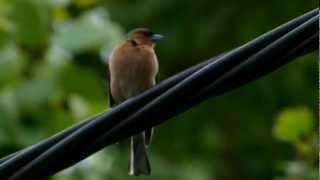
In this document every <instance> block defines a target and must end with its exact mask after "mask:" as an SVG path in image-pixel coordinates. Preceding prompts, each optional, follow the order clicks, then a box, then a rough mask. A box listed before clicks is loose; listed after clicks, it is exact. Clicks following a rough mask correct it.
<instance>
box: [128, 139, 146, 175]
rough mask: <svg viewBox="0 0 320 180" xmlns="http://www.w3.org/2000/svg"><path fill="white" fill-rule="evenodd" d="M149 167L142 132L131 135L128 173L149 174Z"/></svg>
mask: <svg viewBox="0 0 320 180" xmlns="http://www.w3.org/2000/svg"><path fill="white" fill-rule="evenodd" d="M150 173H151V168H150V163H149V158H148V154H147V149H146V144H145V137H144V133H140V134H138V135H136V136H132V137H131V142H130V164H129V175H135V176H139V175H141V174H144V175H150Z"/></svg>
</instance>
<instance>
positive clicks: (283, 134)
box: [274, 107, 314, 143]
mask: <svg viewBox="0 0 320 180" xmlns="http://www.w3.org/2000/svg"><path fill="white" fill-rule="evenodd" d="M313 119H314V118H313V116H312V113H311V111H310V110H309V109H308V108H306V107H298V108H292V109H287V110H285V111H283V112H281V113H280V114H279V116H278V118H277V122H276V125H275V128H274V136H275V137H277V138H279V139H281V140H284V141H288V142H292V143H297V142H299V141H300V140H301V139H302V138H304V137H306V136H307V135H309V134H310V133H312V130H313V128H314V127H313V126H314V120H313Z"/></svg>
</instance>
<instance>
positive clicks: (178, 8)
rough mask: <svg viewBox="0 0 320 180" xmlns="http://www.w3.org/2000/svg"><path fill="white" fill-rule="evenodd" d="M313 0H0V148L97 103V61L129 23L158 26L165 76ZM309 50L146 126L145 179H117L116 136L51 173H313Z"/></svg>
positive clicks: (278, 177) (32, 139) (55, 128)
mask: <svg viewBox="0 0 320 180" xmlns="http://www.w3.org/2000/svg"><path fill="white" fill-rule="evenodd" d="M314 7H316V4H315V3H313V2H309V1H308V2H304V3H301V2H298V1H289V0H283V1H278V0H271V1H265V2H262V1H251V0H245V1H241V3H239V1H236V0H226V1H210V0H199V1H197V2H195V1H183V2H182V1H172V0H153V1H149V0H139V1H129V0H127V1H116V0H106V1H102V0H0V157H2V156H5V155H6V154H9V153H11V152H14V151H16V150H18V149H21V148H23V147H26V146H29V145H31V144H34V143H36V142H38V141H40V140H42V139H44V138H46V137H48V136H50V135H53V134H55V133H57V132H59V131H61V130H62V129H64V128H66V127H68V126H70V125H72V124H74V123H76V122H78V121H80V120H84V119H85V118H87V117H89V116H91V115H93V114H95V113H98V112H101V111H104V110H106V108H107V96H106V89H105V73H106V70H105V68H106V67H105V64H104V62H103V61H101V60H100V59H101V56H103V60H104V61H105V60H106V56H107V55H108V53H110V51H111V50H112V47H114V46H115V44H116V43H118V42H119V41H120V40H121V39H123V37H124V32H126V31H128V30H131V29H132V28H135V27H141V26H144V27H149V28H152V29H153V31H155V32H159V33H162V34H164V35H165V36H166V39H165V41H163V42H162V43H161V44H159V45H158V46H157V48H156V51H157V54H158V58H159V61H160V77H161V79H165V78H166V77H168V76H170V75H172V74H174V73H177V72H179V71H180V70H182V69H184V68H186V67H189V66H191V65H192V64H195V63H197V62H200V61H202V60H204V59H207V58H208V57H211V56H214V55H216V54H219V53H221V52H223V51H227V50H229V49H231V48H234V47H237V46H238V45H240V44H242V43H245V42H246V41H248V40H250V39H253V38H254V37H256V36H258V35H259V34H262V33H263V32H266V31H268V30H270V29H272V28H274V27H275V26H277V25H279V24H281V23H284V22H286V21H288V20H289V19H291V18H293V17H295V16H298V15H300V14H302V13H304V12H306V11H307V10H310V9H312V8H314ZM315 58H316V55H314V54H313V55H309V56H306V57H303V58H300V60H298V61H296V62H294V63H292V64H290V65H288V66H286V67H284V68H282V69H281V70H279V71H277V72H274V73H272V74H271V75H269V76H267V77H265V78H262V79H261V80H259V81H257V82H255V83H251V84H249V85H247V86H244V87H242V88H240V89H239V90H236V91H233V92H230V93H228V94H226V95H224V96H221V97H217V98H215V99H214V100H209V101H206V102H204V103H203V104H201V105H199V106H197V107H195V108H193V109H191V110H189V111H188V112H186V113H183V114H181V115H179V116H178V117H176V118H174V119H173V120H171V121H169V122H168V123H167V124H165V125H163V126H161V127H159V128H157V129H156V131H155V132H156V133H155V136H154V142H153V144H152V146H151V149H150V159H151V163H152V167H153V169H152V171H153V172H152V176H151V177H137V178H136V177H132V178H131V177H130V178H129V177H128V175H127V163H128V146H120V147H119V146H113V147H110V148H107V149H106V150H105V151H101V152H99V153H98V154H96V155H94V156H91V157H89V158H88V159H87V160H85V161H83V162H81V163H80V164H78V165H77V166H74V167H72V168H70V169H67V170H65V171H63V172H60V173H58V174H57V175H55V176H54V177H52V178H51V179H59V180H60V179H62V180H67V179H68V180H69V179H70V180H82V179H83V180H85V179H92V180H100V179H101V180H102V179H156V180H161V179H177V180H179V179H186V180H188V179H190V180H191V179H192V180H193V179H196V180H207V179H223V180H229V179H230V180H231V179H232V180H233V179H245V180H251V179H253V180H255V179H261V180H269V179H275V180H296V179H299V180H300V179H318V175H317V163H316V162H317V156H318V155H317V154H318V149H317V140H316V139H317V135H316V134H317V132H316V130H315V127H317V125H318V122H315V117H314V114H316V113H315V112H316V108H315V100H316V97H317V94H316V93H315V90H316V89H317V86H316V82H317V77H316V75H315V74H316V73H317V72H316V68H315V67H316V61H314V59H315ZM288 107H294V108H288ZM283 109H284V111H282V110H283ZM273 117H276V118H275V121H272V119H273ZM150 120H152V118H150ZM315 124H316V125H315Z"/></svg>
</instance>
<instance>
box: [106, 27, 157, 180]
mask: <svg viewBox="0 0 320 180" xmlns="http://www.w3.org/2000/svg"><path fill="white" fill-rule="evenodd" d="M162 38H163V36H162V35H160V34H155V33H153V32H152V31H150V30H149V29H147V28H137V29H134V30H132V31H130V32H129V33H128V35H127V39H126V40H124V41H123V42H121V43H120V44H119V45H118V46H117V47H115V48H114V49H113V51H112V53H111V55H110V57H109V61H108V64H109V77H108V83H109V85H108V89H109V93H108V94H109V101H110V106H111V107H112V106H115V105H117V104H119V103H121V102H123V101H125V100H126V99H128V98H130V97H133V96H136V95H138V94H140V93H142V92H143V91H145V90H147V89H148V88H150V87H152V86H154V85H155V84H156V76H157V74H158V68H159V67H158V60H157V56H156V53H155V51H154V47H155V44H156V43H157V42H158V41H159V40H161V39H162ZM152 133H153V130H152V129H146V130H145V131H144V132H141V133H139V134H137V135H135V136H133V137H131V138H130V162H129V175H136V176H138V175H141V174H144V175H150V173H151V168H150V163H149V159H148V154H147V148H148V146H149V144H150V142H151V137H152Z"/></svg>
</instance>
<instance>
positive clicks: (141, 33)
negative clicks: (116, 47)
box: [127, 28, 164, 46]
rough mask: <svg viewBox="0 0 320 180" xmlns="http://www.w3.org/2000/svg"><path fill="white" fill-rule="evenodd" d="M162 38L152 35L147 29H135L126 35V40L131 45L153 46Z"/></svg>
mask: <svg viewBox="0 0 320 180" xmlns="http://www.w3.org/2000/svg"><path fill="white" fill-rule="evenodd" d="M163 37H164V36H163V35H161V34H156V33H153V32H152V31H151V30H149V29H147V28H136V29H133V30H132V31H130V32H129V33H128V37H127V40H128V41H130V42H131V43H132V44H133V45H136V46H138V45H151V46H155V44H156V43H157V42H159V41H160V40H161V39H162V38H163Z"/></svg>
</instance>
